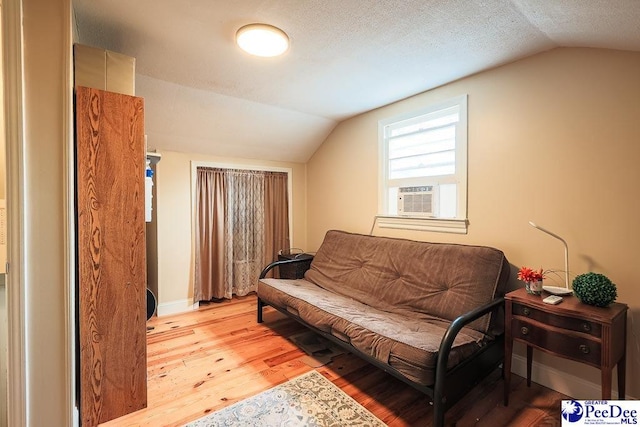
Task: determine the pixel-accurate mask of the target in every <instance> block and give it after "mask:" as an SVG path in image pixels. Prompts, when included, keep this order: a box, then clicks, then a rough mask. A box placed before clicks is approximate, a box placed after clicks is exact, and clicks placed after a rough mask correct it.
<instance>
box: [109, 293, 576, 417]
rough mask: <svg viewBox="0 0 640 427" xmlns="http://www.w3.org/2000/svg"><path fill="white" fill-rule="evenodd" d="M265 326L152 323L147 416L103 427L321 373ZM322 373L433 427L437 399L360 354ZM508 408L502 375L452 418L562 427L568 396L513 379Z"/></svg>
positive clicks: (222, 310) (250, 321)
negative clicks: (563, 404)
mask: <svg viewBox="0 0 640 427" xmlns="http://www.w3.org/2000/svg"><path fill="white" fill-rule="evenodd" d="M264 320H265V322H264V323H263V324H258V323H256V298H255V296H248V297H244V298H240V299H233V300H232V301H227V302H222V303H211V304H208V305H206V306H204V307H201V308H200V309H199V310H198V311H194V312H191V313H187V314H181V315H177V316H173V317H162V318H154V319H152V320H151V321H149V323H148V326H149V328H153V329H152V330H149V331H148V333H147V342H148V347H147V354H148V366H147V370H148V390H149V392H148V399H149V400H148V407H147V409H144V410H141V411H138V412H135V413H133V414H130V415H127V416H125V417H122V418H118V419H117V420H114V421H111V422H109V423H105V424H102V426H119V427H120V426H180V425H183V424H185V423H187V422H189V421H193V420H195V419H198V418H200V417H202V416H204V415H206V414H208V413H210V412H213V411H216V410H218V409H221V408H223V407H225V406H228V405H230V404H232V403H235V402H237V401H240V400H242V399H245V398H247V397H250V396H253V395H255V394H257V393H259V392H261V391H264V390H267V389H269V388H271V387H274V386H276V385H278V384H280V383H283V382H285V381H287V380H288V379H290V378H293V377H296V376H298V375H301V374H303V373H305V372H308V371H310V370H312V369H313V368H311V367H309V366H307V365H306V364H305V363H304V362H303V361H302V360H301V359H302V358H303V357H304V356H305V354H304V353H303V352H302V351H301V350H299V349H298V348H297V347H296V346H295V345H294V344H292V343H291V342H290V341H289V340H287V338H286V337H287V336H290V335H293V334H295V333H298V332H303V331H305V328H304V327H302V326H300V325H299V324H298V323H297V322H295V321H293V320H290V319H288V318H287V317H286V316H284V315H282V314H281V313H278V312H277V311H275V310H273V309H272V308H270V307H269V308H266V309H265V312H264ZM317 371H318V372H320V373H322V374H323V375H324V376H325V377H327V378H328V379H330V380H331V381H333V382H334V383H335V384H336V385H337V386H339V387H340V388H341V389H342V390H344V391H345V392H346V393H347V394H349V395H350V396H351V397H353V398H354V399H355V400H356V401H358V402H359V403H360V404H362V405H363V406H364V407H366V408H367V409H368V410H369V411H371V412H372V413H373V414H375V415H376V416H377V417H378V418H379V419H381V420H382V421H383V422H385V423H386V424H388V425H389V426H429V425H431V417H432V410H431V407H430V406H429V403H428V402H429V400H428V398H427V397H426V396H425V395H423V394H421V393H419V392H417V391H415V390H414V389H412V388H411V387H409V386H407V385H405V384H403V383H402V382H400V381H398V380H396V379H395V378H393V377H391V376H390V375H388V374H386V373H384V372H382V371H381V370H379V369H377V368H374V367H372V366H371V365H369V364H367V363H366V362H364V361H362V360H361V359H360V358H358V357H356V356H353V355H351V354H343V355H341V356H337V357H336V358H335V359H334V361H333V362H332V363H330V364H329V365H326V366H323V367H320V368H317ZM511 383H512V385H511V387H512V391H511V394H510V404H509V407H506V408H505V407H504V406H503V404H502V396H503V394H502V386H503V382H502V380H501V378H500V372H499V370H496V372H494V374H492V375H491V376H490V377H489V378H488V379H487V380H485V381H484V382H483V383H481V384H480V385H478V386H477V387H476V388H475V389H473V390H472V391H471V392H470V393H469V394H468V395H467V397H466V398H464V399H462V401H460V402H458V404H457V405H456V406H455V407H453V408H452V409H450V410H449V411H448V412H447V423H450V424H453V423H455V424H456V425H457V426H458V427H462V426H471V425H478V426H491V427H497V426H539V425H549V426H554V425H560V401H561V400H562V399H563V398H564V399H566V398H567V397H566V396H563V395H561V394H559V393H557V392H555V391H553V390H550V389H547V388H545V387H542V386H540V385H537V384H532V387H530V388H529V387H527V386H526V381H524V379H522V378H521V377H518V376H513V378H512V381H511Z"/></svg>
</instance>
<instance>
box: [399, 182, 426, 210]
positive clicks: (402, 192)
mask: <svg viewBox="0 0 640 427" xmlns="http://www.w3.org/2000/svg"><path fill="white" fill-rule="evenodd" d="M434 191H435V188H434V186H432V185H427V186H420V187H400V188H399V189H398V213H399V214H400V215H411V216H432V215H433V214H434V211H435V209H434Z"/></svg>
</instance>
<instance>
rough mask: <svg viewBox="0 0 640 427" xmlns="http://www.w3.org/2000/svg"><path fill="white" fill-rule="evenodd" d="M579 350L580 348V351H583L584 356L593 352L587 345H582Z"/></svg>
mask: <svg viewBox="0 0 640 427" xmlns="http://www.w3.org/2000/svg"><path fill="white" fill-rule="evenodd" d="M578 348H579V349H580V351H581V352H583V353H584V354H589V352H590V351H591V350H589V347H587V346H586V345H584V344H581V345H580V347H578Z"/></svg>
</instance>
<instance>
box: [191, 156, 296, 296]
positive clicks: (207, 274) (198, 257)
mask: <svg viewBox="0 0 640 427" xmlns="http://www.w3.org/2000/svg"><path fill="white" fill-rule="evenodd" d="M287 179H288V178H287V174H286V173H281V172H266V171H251V170H237V169H221V168H198V169H197V181H196V212H197V213H196V253H195V299H196V301H208V300H211V299H221V298H231V297H232V296H233V295H234V294H235V295H240V296H242V295H246V294H248V293H249V292H252V291H255V289H256V286H257V278H258V276H259V274H260V271H261V270H262V268H263V267H264V266H265V265H266V264H268V263H269V262H271V261H273V260H274V259H276V258H277V253H278V251H279V250H280V249H284V248H288V247H289V206H288V205H289V202H288V183H287Z"/></svg>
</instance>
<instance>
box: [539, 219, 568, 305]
mask: <svg viewBox="0 0 640 427" xmlns="http://www.w3.org/2000/svg"><path fill="white" fill-rule="evenodd" d="M529 225H530V226H532V227H534V228H537V229H538V230H540V231H542V232H544V233H547V234H548V235H550V236H552V237H555V238H556V239H558V240H560V241H561V242H562V243H563V244H564V279H565V287H564V288H561V287H559V286H543V287H542V289H543V290H545V291H547V292H549V293H550V294H553V295H569V294H571V293H572V291H571V289H569V246H568V245H567V242H565V240H564V239H563V238H562V237H560V236H558V235H557V234H555V233H552V232H551V231H549V230H546V229H544V228H542V227H540V226H539V225H536V224H534V222H533V221H529Z"/></svg>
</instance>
